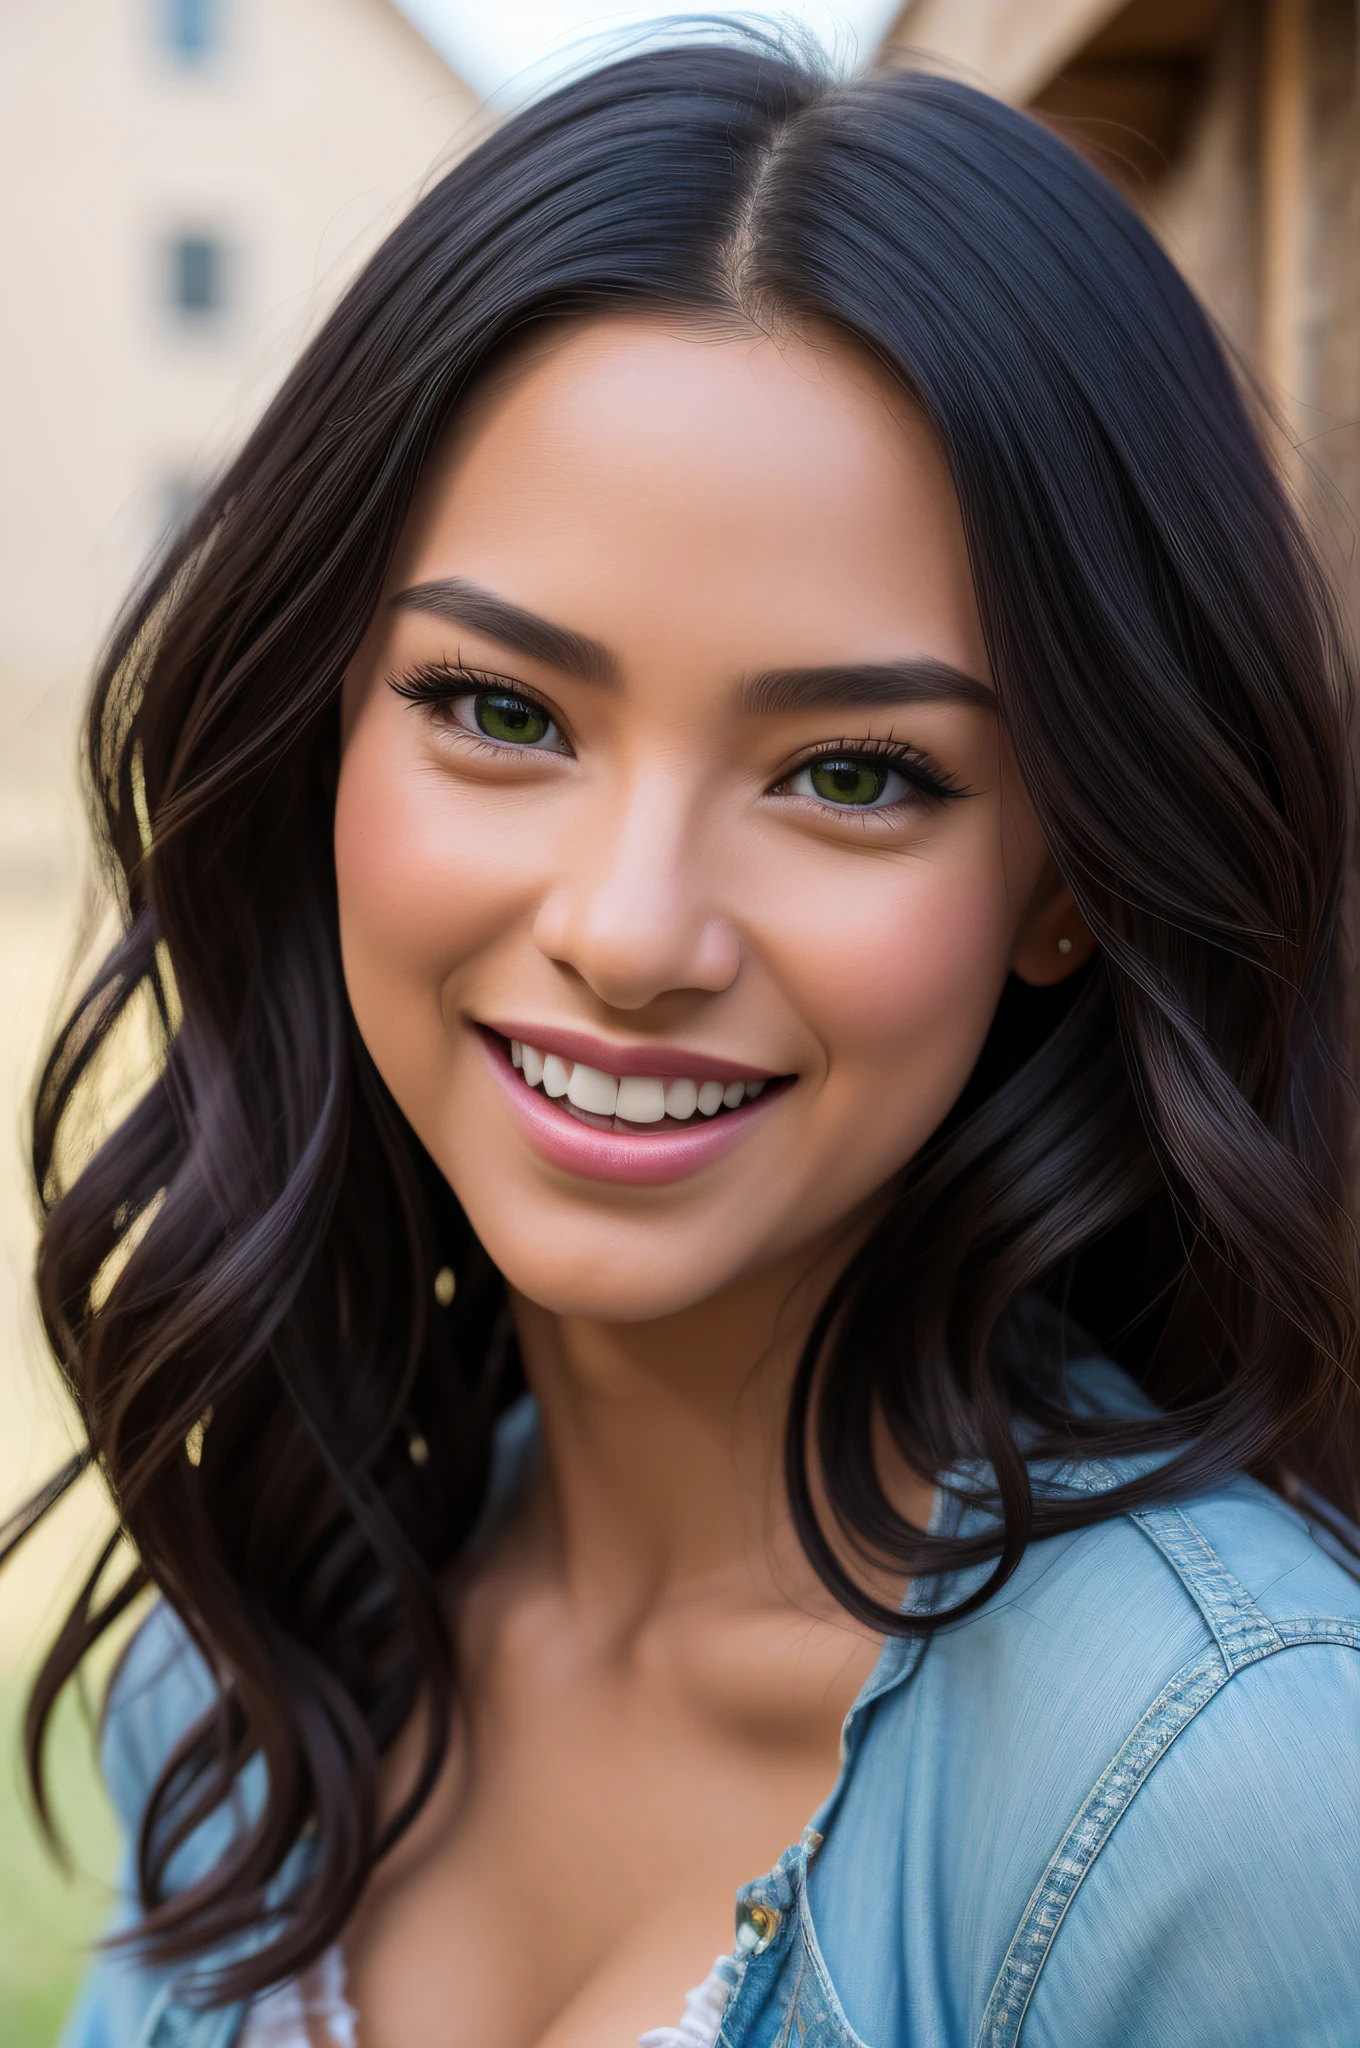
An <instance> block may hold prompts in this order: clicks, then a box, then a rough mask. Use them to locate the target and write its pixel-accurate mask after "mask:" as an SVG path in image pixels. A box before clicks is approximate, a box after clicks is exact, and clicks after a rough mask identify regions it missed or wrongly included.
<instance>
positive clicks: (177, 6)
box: [156, 0, 221, 64]
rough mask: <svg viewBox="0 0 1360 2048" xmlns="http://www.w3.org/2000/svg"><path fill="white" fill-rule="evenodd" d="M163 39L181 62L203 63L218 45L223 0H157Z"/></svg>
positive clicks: (171, 52) (167, 47)
mask: <svg viewBox="0 0 1360 2048" xmlns="http://www.w3.org/2000/svg"><path fill="white" fill-rule="evenodd" d="M156 5H157V7H158V8H159V10H160V17H161V40H162V41H163V43H164V44H165V47H166V49H167V50H168V51H169V52H170V55H171V56H172V57H175V58H177V59H178V60H179V62H180V63H181V64H202V63H203V62H204V60H205V59H206V58H208V57H210V56H211V55H212V53H213V51H214V50H215V49H216V48H217V46H218V42H219V40H220V31H221V22H220V21H219V19H218V16H219V13H220V8H221V0H156Z"/></svg>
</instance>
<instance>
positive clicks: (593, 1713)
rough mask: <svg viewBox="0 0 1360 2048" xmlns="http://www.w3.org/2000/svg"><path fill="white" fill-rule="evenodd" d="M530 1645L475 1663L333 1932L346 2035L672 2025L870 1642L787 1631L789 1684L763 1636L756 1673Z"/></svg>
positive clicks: (796, 1831)
mask: <svg viewBox="0 0 1360 2048" xmlns="http://www.w3.org/2000/svg"><path fill="white" fill-rule="evenodd" d="M806 1631H807V1625H806V1623H805V1624H804V1633H805V1634H806ZM546 1640H547V1646H548V1651H549V1654H547V1655H546V1656H545V1655H544V1642H545V1637H544V1634H543V1632H542V1631H541V1630H540V1631H539V1632H537V1634H536V1646H535V1653H534V1656H533V1659H532V1660H531V1668H529V1669H525V1668H522V1665H521V1663H520V1660H518V1659H517V1658H516V1657H515V1656H514V1654H513V1649H511V1653H510V1654H509V1655H506V1656H501V1657H498V1658H497V1659H495V1660H493V1661H492V1663H491V1665H490V1666H489V1668H484V1669H483V1670H482V1672H481V1674H480V1678H481V1682H480V1684H479V1685H478V1687H477V1688H476V1692H475V1695H474V1706H473V1711H472V1713H471V1715H470V1718H469V1720H468V1724H467V1726H466V1729H465V1730H464V1732H463V1734H462V1736H461V1738H460V1741H459V1743H458V1746H457V1750H456V1753H455V1754H454V1755H453V1756H452V1757H451V1759H450V1764H449V1768H448V1769H447V1770H446V1772H445V1775H444V1778H443V1780H442V1782H441V1784H440V1786H439V1788H438V1791H437V1793H436V1795H435V1797H434V1799H433V1800H432V1801H431V1803H430V1806H429V1808H428V1809H427V1811H426V1813H425V1814H424V1815H423V1816H422V1818H421V1821H420V1823H419V1824H418V1827H417V1829H416V1830H415V1831H413V1833H412V1835H411V1836H410V1838H409V1839H408V1840H407V1841H406V1842H405V1843H403V1844H402V1846H401V1848H400V1850H399V1851H398V1852H397V1854H396V1855H394V1857H393V1858H392V1859H391V1862H390V1865H389V1867H387V1868H386V1869H384V1870H383V1871H382V1872H381V1873H380V1874H379V1877H378V1878H377V1880H376V1881H375V1882H374V1883H373V1885H372V1886H371V1887H370V1890H369V1893H368V1895H367V1896H366V1898H365V1900H364V1902H363V1904H362V1906H361V1908H360V1910H359V1912H358V1914H357V1915H356V1917H355V1919H354V1921H353V1923H352V1925H351V1927H350V1929H349V1931H348V1932H347V1935H346V1940H345V1948H346V1956H347V1962H348V1967H349V1980H350V1996H351V1999H352V2001H353V2003H354V2005H355V2007H356V2009H357V2011H358V2013H359V2016H360V2038H361V2039H362V2041H363V2043H364V2048H462V2044H463V2043H464V2042H472V2041H475V2042H477V2043H478V2044H479V2048H634V2044H635V2043H636V2041H637V2039H638V2037H639V2035H640V2034H642V2033H645V2032H647V2031H648V2030H650V2029H654V2028H657V2027H661V2026H667V2025H674V2024H676V2023H677V2022H678V2020H679V2018H680V2015H681V2013H682V2011H683V2010H684V2004H685V1995H686V1992H687V1991H688V1989H689V1988H690V1987H691V1986H693V1985H695V1984H696V1983H698V1982H699V1980H700V1979H702V1978H703V1976H704V1975H705V1973H706V1972H707V1970H708V1969H709V1967H710V1965H711V1963H712V1961H713V1959H714V1957H715V1956H717V1955H719V1954H723V1953H726V1952H728V1951H730V1950H731V1949H732V1945H733V1937H734V1900H735V1898H736V1896H737V1894H738V1892H739V1890H740V1889H741V1888H742V1886H743V1885H745V1884H747V1883H748V1881H749V1880H750V1879H751V1878H752V1874H753V1873H755V1872H761V1871H768V1870H771V1869H772V1868H773V1867H774V1866H775V1865H776V1864H777V1863H778V1862H779V1859H780V1857H781V1855H782V1854H783V1852H784V1851H785V1849H786V1847H787V1845H788V1844H789V1843H790V1842H796V1841H797V1840H798V1839H799V1837H800V1836H801V1834H802V1832H803V1830H804V1827H805V1825H806V1823H807V1821H808V1819H809V1816H810V1815H811V1814H813V1813H814V1812H815V1811H816V1810H817V1808H818V1807H819V1806H820V1805H821V1803H822V1801H823V1800H824V1799H825V1797H826V1795H827V1793H828V1791H829V1790H830V1788H831V1785H832V1783H833V1782H834V1779H835V1776H836V1770H837V1765H838V1748H839V1734H840V1725H841V1721H842V1718H843V1716H844V1713H845V1711H846V1710H847V1709H848V1706H849V1704H850V1701H851V1700H852V1699H853V1697H854V1694H855V1692H856V1691H857V1690H858V1687H859V1685H860V1683H861V1682H862V1680H863V1677H864V1675H865V1672H866V1670H867V1668H868V1666H869V1665H870V1664H871V1662H872V1657H873V1645H871V1644H865V1645H863V1646H859V1645H847V1641H846V1638H845V1637H844V1635H843V1634H840V1635H838V1636H837V1637H836V1638H835V1639H834V1640H833V1641H828V1642H827V1643H824V1644H823V1643H817V1644H814V1645H813V1646H812V1647H811V1648H808V1646H807V1645H806V1644H805V1653H806V1657H807V1664H808V1665H809V1666H810V1667H811V1669H810V1670H808V1669H804V1671H803V1672H802V1674H801V1679H799V1678H798V1675H797V1674H796V1673H794V1672H792V1671H790V1672H784V1673H781V1672H780V1671H779V1669H778V1661H779V1660H778V1656H777V1645H771V1647H770V1656H771V1659H773V1661H774V1663H775V1666H776V1669H775V1678H776V1683H775V1684H773V1685H770V1684H768V1683H766V1682H762V1679H761V1674H760V1672H759V1670H758V1669H757V1668H755V1667H753V1666H752V1665H751V1664H750V1662H749V1660H748V1659H746V1658H744V1657H734V1658H733V1659H731V1660H730V1661H728V1662H726V1663H725V1664H723V1663H722V1659H721V1657H720V1660H719V1661H720V1664H722V1668H720V1669H719V1670H717V1671H715V1670H713V1669H712V1668H709V1669H702V1668H698V1667H697V1666H696V1664H695V1663H694V1661H693V1660H687V1659H685V1658H684V1657H678V1656H673V1655H672V1656H667V1655H664V1654H661V1653H659V1652H658V1653H657V1654H656V1655H655V1656H651V1657H649V1656H647V1655H641V1656H637V1657H630V1658H627V1659H623V1660H603V1661H602V1660H598V1659H595V1658H593V1657H591V1656H589V1655H588V1654H587V1655H581V1654H580V1653H579V1652H569V1651H567V1650H566V1648H565V1646H563V1645H559V1646H558V1648H559V1651H560V1653H561V1654H560V1655H559V1656H554V1655H553V1654H551V1651H552V1639H551V1632H549V1633H548V1635H547V1639H546ZM707 1640H708V1641H709V1643H710V1650H711V1632H710V1635H709V1637H708V1639H707ZM748 1647H749V1646H748ZM823 1659H824V1660H825V1668H824V1669H819V1668H818V1666H819V1662H820V1661H821V1660H823ZM769 1675H770V1674H769V1665H768V1663H767V1665H766V1671H765V1674H764V1677H765V1679H766V1680H768V1677H769ZM781 1676H782V1677H783V1678H784V1679H785V1681H786V1682H785V1683H784V1684H782V1685H781V1684H779V1683H778V1682H777V1681H778V1679H779V1678H780V1677H781ZM809 1678H811V1681H812V1682H811V1683H810V1684H809V1683H808V1682H807V1681H808V1680H809ZM772 1910H774V1911H775V1913H776V1917H778V1918H779V1919H780V1920H781V1921H782V1918H783V1916H784V1910H785V1909H777V1908H776V1909H772ZM758 1923H759V1916H758V1915H757V1922H756V1923H752V1922H750V1921H749V1919H748V1922H747V1923H746V1924H747V1927H748V1940H750V1939H752V1938H753V1937H751V1936H750V1934H749V1929H750V1927H751V1926H752V1925H755V1924H758ZM771 1924H773V1923H771ZM754 1938H758V1937H754ZM455 2014H456V2015H457V2019H456V2022H455V2021H454V2020H453V2019H452V2016H453V2015H455Z"/></svg>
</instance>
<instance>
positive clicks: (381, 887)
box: [335, 707, 515, 981]
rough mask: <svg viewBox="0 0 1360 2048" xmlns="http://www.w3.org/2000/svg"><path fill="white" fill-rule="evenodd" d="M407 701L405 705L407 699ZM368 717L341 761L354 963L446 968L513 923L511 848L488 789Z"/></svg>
mask: <svg viewBox="0 0 1360 2048" xmlns="http://www.w3.org/2000/svg"><path fill="white" fill-rule="evenodd" d="M403 709H404V707H403ZM384 724H385V721H382V720H380V719H379V718H377V717H376V716H375V717H374V718H373V720H372V722H371V723H370V722H368V721H366V720H364V719H361V720H360V721H359V723H358V724H357V725H356V727H355V729H354V731H353V732H352V734H351V736H350V741H349V744H348V746H347V748H346V750H345V754H344V758H343V761H342V764H341V772H340V786H339V789H338V792H337V796H336V809H335V868H336V888H337V893H338V897H339V904H340V921H341V929H342V932H343V933H344V935H345V950H346V966H347V972H348V970H349V963H350V960H351V958H354V960H355V962H356V964H357V961H358V958H359V956H360V955H362V956H364V957H365V958H367V959H370V960H374V961H378V960H380V961H383V962H385V963H387V965H388V967H389V968H390V970H391V971H392V972H393V973H394V974H395V975H396V976H397V977H398V979H399V980H405V979H407V978H408V977H410V976H412V975H415V976H424V977H426V978H432V979H434V980H436V981H437V980H440V979H442V977H443V976H444V975H445V974H447V973H448V972H450V971H451V970H452V969H453V968H454V967H455V966H456V965H457V964H458V963H459V962H460V961H462V960H465V959H466V958H467V957H468V956H469V954H471V953H472V952H475V951H476V950H477V949H478V948H480V947H482V946H484V945H486V944H487V943H489V942H490V941H492V940H493V939H494V937H495V935H496V934H497V933H498V932H500V931H503V930H504V929H505V925H506V919H507V916H508V912H509V905H510V900H511V899H513V896H514V894H515V879H514V877H515V861H514V856H513V848H512V847H510V846H503V845H501V844H500V843H499V841H500V839H501V838H504V836H505V833H504V827H502V830H501V833H500V834H499V835H497V834H496V833H495V832H494V831H493V830H488V820H487V819H486V817H485V816H484V812H485V810H486V808H487V807H486V805H485V804H483V803H482V802H480V801H479V799H478V794H477V793H476V792H473V791H469V790H467V789H465V788H460V787H457V786H455V785H454V784H453V783H452V782H451V780H450V778H448V777H447V776H445V775H443V774H441V772H440V770H439V767H438V764H437V763H431V762H429V761H426V760H416V761H414V762H413V761H412V759H411V756H410V749H409V744H407V745H402V744H401V742H402V741H403V740H404V739H405V735H404V734H402V733H401V731H400V728H398V732H397V734H396V735H395V737H394V736H392V735H390V734H389V733H388V732H386V731H385V730H384Z"/></svg>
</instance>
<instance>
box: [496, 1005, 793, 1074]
mask: <svg viewBox="0 0 1360 2048" xmlns="http://www.w3.org/2000/svg"><path fill="white" fill-rule="evenodd" d="M479 1021H480V1022H481V1024H482V1028H483V1029H484V1030H486V1031H494V1032H496V1033H497V1035H498V1036H499V1037H501V1038H517V1039H518V1040H519V1042H520V1044H521V1045H526V1044H527V1045H533V1046H537V1048H538V1050H539V1051H540V1052H555V1053H556V1054H557V1056H558V1058H559V1059H563V1060H571V1061H573V1062H574V1063H579V1064H580V1065H581V1066H585V1067H595V1068H596V1069H597V1070H598V1071H599V1072H600V1073H602V1074H617V1075H619V1076H620V1078H622V1077H623V1076H624V1075H625V1074H650V1075H654V1076H655V1078H656V1079H657V1080H658V1081H685V1080H688V1081H776V1080H778V1079H779V1078H780V1076H779V1074H778V1073H777V1072H776V1071H775V1069H773V1068H771V1067H752V1066H749V1065H748V1064H747V1063H746V1062H745V1061H744V1060H729V1059H715V1058H714V1056H713V1055H712V1053H706V1052H687V1051H686V1050H685V1048H684V1047H683V1046H679V1045H639V1044H638V1043H636V1041H635V1042H634V1043H633V1044H632V1045H618V1044H615V1043H614V1041H613V1040H611V1039H608V1038H595V1037H593V1036H592V1034H591V1033H590V1032H589V1031H576V1030H573V1029H571V1028H563V1027H562V1026H560V1025H557V1024H525V1023H514V1022H508V1021H506V1020H505V1019H503V1018H499V1017H498V1018H494V1019H492V1018H485V1019H481V1020H479Z"/></svg>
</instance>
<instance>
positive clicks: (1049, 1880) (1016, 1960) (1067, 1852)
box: [977, 1525, 1360, 2048]
mask: <svg viewBox="0 0 1360 2048" xmlns="http://www.w3.org/2000/svg"><path fill="white" fill-rule="evenodd" d="M1191 1526H1192V1527H1193V1525H1191ZM1195 1533H1196V1534H1198V1533H1199V1532H1198V1531H1196V1532H1195ZM1233 1583H1234V1584H1236V1581H1234V1582H1233ZM1244 1597H1245V1595H1244ZM1261 1620H1262V1622H1266V1617H1265V1616H1264V1615H1262V1616H1261ZM1266 1626H1267V1627H1269V1628H1270V1629H1271V1633H1272V1635H1273V1636H1274V1641H1273V1642H1270V1643H1263V1644H1262V1646H1261V1647H1260V1648H1258V1649H1257V1650H1256V1651H1255V1652H1254V1653H1253V1654H1251V1655H1239V1656H1238V1657H1237V1659H1236V1662H1235V1663H1234V1664H1233V1665H1232V1666H1231V1667H1230V1666H1229V1665H1228V1663H1227V1660H1226V1656H1225V1657H1222V1658H1219V1657H1215V1658H1206V1659H1204V1660H1202V1661H1200V1662H1198V1663H1195V1664H1190V1665H1187V1666H1185V1668H1184V1669H1183V1670H1181V1671H1179V1672H1178V1673H1177V1674H1176V1676H1175V1677H1174V1678H1173V1679H1172V1680H1171V1681H1170V1683H1169V1684H1168V1685H1167V1686H1165V1687H1164V1688H1163V1690H1162V1692H1161V1693H1160V1694H1159V1695H1158V1697H1157V1698H1156V1699H1155V1700H1154V1701H1153V1703H1152V1705H1151V1706H1150V1707H1149V1708H1148V1711H1147V1713H1146V1714H1144V1716H1143V1718H1142V1720H1141V1721H1140V1722H1139V1723H1138V1726H1137V1727H1136V1728H1135V1729H1134V1731H1133V1733H1132V1734H1131V1735H1130V1736H1129V1738H1128V1741H1127V1742H1126V1743H1125V1744H1124V1746H1123V1748H1122V1749H1121V1750H1120V1751H1119V1754H1118V1755H1117V1756H1116V1757H1115V1758H1114V1760H1113V1761H1112V1762H1111V1763H1110V1764H1109V1765H1108V1766H1107V1767H1106V1769H1105V1770H1104V1771H1103V1772H1102V1774H1101V1776H1100V1778H1099V1779H1098V1780H1097V1781H1096V1783H1095V1785H1094V1786H1093V1787H1092V1789H1091V1791H1090V1792H1089V1793H1088V1794H1087V1797H1086V1799H1085V1801H1084V1802H1083V1804H1082V1807H1081V1810H1080V1811H1079V1813H1078V1814H1077V1817H1076V1819H1075V1820H1074V1821H1073V1823H1072V1825H1071V1827H1070V1828H1069V1829H1068V1831H1067V1833H1066V1835H1064V1837H1063V1839H1062V1841H1061V1842H1060V1843H1059V1845H1058V1848H1057V1850H1056V1851H1055V1853H1054V1855H1053V1858H1052V1860H1051V1862H1050V1863H1049V1866H1048V1869H1047V1870H1046V1871H1045V1872H1044V1875H1043V1877H1042V1878H1041V1879H1040V1880H1039V1883H1038V1884H1037V1885H1036V1886H1035V1888H1034V1891H1033V1893H1032V1895H1031V1897H1030V1900H1029V1904H1028V1905H1027V1906H1026V1908H1025V1911H1024V1913H1023V1915H1022V1916H1021V1920H1020V1925H1019V1926H1018V1927H1017V1928H1016V1930H1015V1933H1014V1935H1013V1936H1012V1937H1011V1944H1010V1947H1009V1948H1008V1949H1007V1951H1006V1955H1005V1959H1004V1961H1003V1962H1002V1965H1001V1968H1000V1970H999V1972H998V1973H997V1979H996V1982H995V1984H994V1985H993V1987H992V1995H991V1997H990V1998H989V1999H988V2001H987V2010H986V2012H985V2013H984V2014H983V2016H982V2025H981V2026H980V2028H979V2029H978V2035H977V2048H1015V2044H1016V2042H1018V2040H1019V2038H1020V2028H1021V2026H1022V2024H1023V2022H1024V2018H1025V2014H1026V2012H1027V2011H1028V2010H1029V2005H1030V2000H1031V1999H1032V1998H1033V1995H1034V1987H1035V1985H1036V1984H1037V1982H1038V1978H1039V1972H1040V1971H1041V1970H1042V1968H1043V1966H1044V1963H1045V1962H1046V1961H1047V1959H1048V1955H1049V1951H1050V1950H1051V1949H1052V1946H1053V1942H1054V1940H1055V1938H1056V1936H1057V1933H1058V1929H1059V1927H1060V1926H1061V1925H1062V1922H1063V1919H1064V1917H1065V1915H1066V1913H1067V1909H1068V1907H1069V1906H1070V1905H1071V1903H1072V1900H1073V1899H1074V1898H1075V1896H1076V1893H1077V1889H1078V1887H1079V1886H1080V1884H1081V1881H1082V1879H1083V1878H1084V1877H1085V1875H1086V1873H1087V1871H1088V1870H1089V1869H1090V1868H1091V1865H1092V1864H1093V1863H1094V1862H1095V1859H1096V1857H1097V1856H1098V1855H1099V1853H1100V1851H1101V1850H1102V1849H1103V1848H1104V1846H1105V1844H1106V1842H1107V1841H1108V1840H1109V1838H1110V1835H1111V1834H1112V1833H1113V1831H1114V1827H1115V1823H1116V1822H1117V1821H1118V1820H1119V1819H1120V1817H1121V1816H1122V1815H1123V1813H1124V1812H1125V1811H1126V1810H1127V1808H1128V1806H1129V1804H1130V1803H1131V1801H1132V1799H1133V1797H1134V1794H1135V1793H1136V1792H1137V1791H1138V1790H1139V1788H1140V1786H1142V1785H1143V1784H1144V1783H1145V1781H1146V1780H1147V1778H1148V1777H1149V1776H1150V1774H1151V1772H1152V1770H1153V1767H1154V1766H1155V1765H1156V1764H1158V1763H1160V1761H1161V1759H1162V1758H1163V1756H1165V1754H1166V1752H1167V1750H1168V1749H1170V1747H1171V1745H1172V1743H1173V1742H1174V1741H1175V1739H1176V1737H1177V1736H1178V1735H1179V1734H1180V1733H1181V1731H1182V1730H1183V1729H1184V1728H1188V1727H1189V1725H1190V1723H1191V1721H1193V1720H1194V1718H1195V1716H1196V1715H1197V1714H1198V1713H1199V1712H1200V1711H1201V1710H1202V1709H1203V1708H1204V1707H1206V1706H1208V1704H1209V1702H1210V1701H1211V1700H1212V1699H1213V1698H1214V1697H1215V1696H1216V1694H1218V1693H1219V1692H1220V1691H1221V1690H1222V1689H1223V1687H1224V1686H1225V1685H1226V1684H1227V1683H1228V1681H1229V1679H1230V1678H1231V1677H1233V1676H1234V1675H1235V1673H1236V1672H1237V1671H1241V1670H1243V1669H1245V1667H1246V1665H1247V1664H1249V1663H1253V1664H1254V1663H1259V1662H1261V1661H1262V1659H1264V1658H1266V1657H1269V1656H1272V1655H1274V1654H1275V1652H1276V1651H1278V1650H1284V1649H1295V1648H1299V1647H1302V1646H1305V1645H1309V1644H1320V1645H1339V1646H1341V1647H1344V1648H1346V1649H1350V1650H1356V1651H1360V1623H1357V1622H1353V1621H1345V1620H1341V1619H1329V1618H1325V1617H1322V1618H1318V1619H1309V1620H1297V1621H1281V1622H1279V1623H1276V1624H1270V1623H1266Z"/></svg>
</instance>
